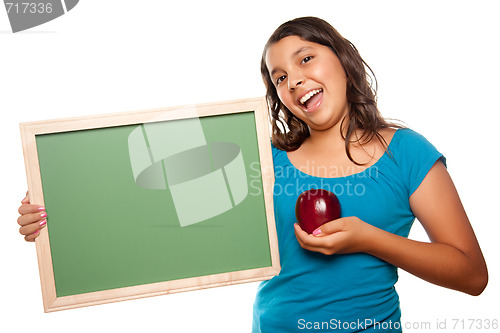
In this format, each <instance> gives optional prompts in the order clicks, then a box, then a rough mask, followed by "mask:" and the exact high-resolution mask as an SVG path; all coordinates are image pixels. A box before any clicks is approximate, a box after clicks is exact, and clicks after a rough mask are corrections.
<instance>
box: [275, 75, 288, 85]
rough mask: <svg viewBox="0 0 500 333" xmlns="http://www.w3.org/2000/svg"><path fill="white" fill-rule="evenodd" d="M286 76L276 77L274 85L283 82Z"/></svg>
mask: <svg viewBox="0 0 500 333" xmlns="http://www.w3.org/2000/svg"><path fill="white" fill-rule="evenodd" d="M285 78H286V76H285V75H281V76H280V77H279V78H277V79H276V85H278V84H280V83H281V82H283V80H284V79H285Z"/></svg>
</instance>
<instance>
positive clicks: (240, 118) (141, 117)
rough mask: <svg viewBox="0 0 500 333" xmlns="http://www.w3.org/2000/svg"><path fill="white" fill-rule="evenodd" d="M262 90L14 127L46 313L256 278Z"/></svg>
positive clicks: (269, 253) (267, 201) (270, 268)
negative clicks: (34, 220)
mask: <svg viewBox="0 0 500 333" xmlns="http://www.w3.org/2000/svg"><path fill="white" fill-rule="evenodd" d="M266 117H267V113H266V108H265V102H264V100H263V99H261V98H258V99H249V100H241V101H232V102H223V103H212V104H204V105H196V106H186V107H176V108H168V109H157V110H151V111H140V112H129V113H119V114H114V115H101V116H95V117H82V118H72V119H62V120H53V121H42V122H31V123H23V124H21V132H22V138H23V148H24V152H25V161H26V167H27V175H28V186H29V191H30V196H31V198H32V201H33V202H34V203H38V204H42V205H44V206H45V207H46V211H47V214H48V223H47V228H44V229H43V230H42V233H41V235H40V237H38V238H37V254H38V258H39V269H40V273H41V274H40V275H41V282H42V291H43V293H42V294H43V298H44V307H45V311H55V310H62V309H68V308H74V307H79V306H86V305H95V304H100V303H107V302H113V301H120V300H126V299H133V298H138V297H145V296H152V295H161V294H167V293H172V292H178V291H186V290H194V289H199V288H206V287H213V286H222V285H229V284H234V283H242V282H249V281H258V280H264V279H268V278H270V277H272V276H273V275H275V274H277V273H278V271H279V261H278V253H277V239H276V231H275V226H274V216H273V211H272V201H271V200H272V196H271V192H272V182H273V174H272V159H271V156H270V155H271V152H270V142H269V134H268V124H267V121H266V119H267V118H266Z"/></svg>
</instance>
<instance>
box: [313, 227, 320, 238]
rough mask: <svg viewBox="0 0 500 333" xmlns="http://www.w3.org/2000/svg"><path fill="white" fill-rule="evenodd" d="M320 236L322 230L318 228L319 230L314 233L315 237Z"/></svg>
mask: <svg viewBox="0 0 500 333" xmlns="http://www.w3.org/2000/svg"><path fill="white" fill-rule="evenodd" d="M319 234H321V229H319V228H318V229H316V230H314V231H313V235H314V236H318V235H319Z"/></svg>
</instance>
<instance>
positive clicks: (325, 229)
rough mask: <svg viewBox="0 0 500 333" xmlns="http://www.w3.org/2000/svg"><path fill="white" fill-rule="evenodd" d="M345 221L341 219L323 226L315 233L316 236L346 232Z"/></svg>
mask: <svg viewBox="0 0 500 333" xmlns="http://www.w3.org/2000/svg"><path fill="white" fill-rule="evenodd" d="M344 222H345V221H344V220H343V219H342V218H340V219H336V220H333V221H330V222H327V223H325V224H323V225H322V226H321V227H319V228H317V229H316V230H314V231H313V233H312V234H313V235H314V236H327V235H331V234H334V233H336V232H340V231H344V230H345V229H344V227H345V223H344Z"/></svg>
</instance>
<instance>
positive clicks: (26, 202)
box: [21, 191, 30, 204]
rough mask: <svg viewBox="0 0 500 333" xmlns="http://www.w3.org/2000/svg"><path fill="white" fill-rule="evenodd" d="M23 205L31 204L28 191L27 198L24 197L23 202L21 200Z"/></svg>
mask: <svg viewBox="0 0 500 333" xmlns="http://www.w3.org/2000/svg"><path fill="white" fill-rule="evenodd" d="M21 203H22V204H29V203H30V197H29V194H28V191H26V196H25V197H24V199H23V200H21Z"/></svg>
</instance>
